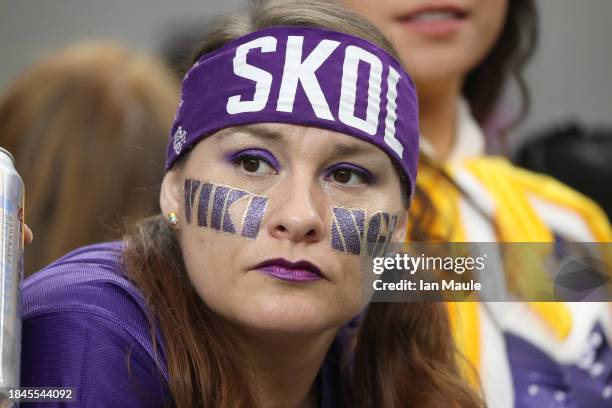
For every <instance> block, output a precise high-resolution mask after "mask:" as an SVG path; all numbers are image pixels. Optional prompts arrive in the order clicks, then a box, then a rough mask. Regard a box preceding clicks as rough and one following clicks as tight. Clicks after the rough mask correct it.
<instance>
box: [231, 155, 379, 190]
mask: <svg viewBox="0 0 612 408" xmlns="http://www.w3.org/2000/svg"><path fill="white" fill-rule="evenodd" d="M227 158H228V160H229V161H230V162H231V163H232V164H233V165H234V166H239V165H240V163H241V162H242V161H244V160H246V159H257V160H261V161H263V162H264V163H266V164H267V165H268V166H270V167H271V168H272V169H273V170H274V171H275V172H276V173H278V172H279V170H280V164H279V163H278V162H277V161H276V158H275V157H274V155H272V153H270V152H268V151H267V150H262V149H246V150H241V151H238V152H235V153H231V154H229V155H228V156H227ZM338 170H346V171H348V172H351V173H354V174H356V175H357V176H359V177H360V178H361V179H362V180H363V181H364V183H365V184H372V183H374V182H375V177H374V176H373V175H372V174H371V173H370V172H369V171H368V170H366V169H364V168H362V167H360V166H357V165H354V164H351V163H337V164H335V165H333V166H332V167H331V168H329V169H327V170H326V171H325V173H324V178H325V179H328V178H330V177H331V176H332V175H333V174H334V173H335V172H336V171H338ZM341 184H346V183H341Z"/></svg>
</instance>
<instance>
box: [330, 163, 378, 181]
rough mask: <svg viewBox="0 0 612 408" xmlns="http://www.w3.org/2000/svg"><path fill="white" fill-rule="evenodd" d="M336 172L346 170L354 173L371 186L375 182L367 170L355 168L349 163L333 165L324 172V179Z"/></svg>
mask: <svg viewBox="0 0 612 408" xmlns="http://www.w3.org/2000/svg"><path fill="white" fill-rule="evenodd" d="M338 170H346V171H349V172H351V173H355V174H357V175H358V176H359V177H360V178H361V179H363V181H364V183H365V184H372V183H374V181H375V178H374V176H373V175H372V173H370V172H369V171H368V170H366V169H364V168H362V167H360V166H356V165H354V164H351V163H338V164H335V165H334V166H332V167H331V168H329V169H328V170H327V171H326V172H325V175H324V177H325V179H328V178H330V177H331V176H332V175H333V174H334V173H335V172H336V171H338Z"/></svg>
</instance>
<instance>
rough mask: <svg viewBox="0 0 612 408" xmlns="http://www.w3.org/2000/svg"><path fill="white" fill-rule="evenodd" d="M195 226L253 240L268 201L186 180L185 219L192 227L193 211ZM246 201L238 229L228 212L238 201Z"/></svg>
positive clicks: (210, 184) (219, 185)
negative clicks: (195, 214)
mask: <svg viewBox="0 0 612 408" xmlns="http://www.w3.org/2000/svg"><path fill="white" fill-rule="evenodd" d="M198 190H199V198H198V201H197V217H198V220H197V223H198V225H199V226H201V227H205V228H210V229H212V230H216V231H220V232H224V233H227V234H231V235H237V236H241V237H244V238H247V239H255V238H257V236H258V235H259V230H260V227H261V222H262V220H263V217H264V214H265V212H266V208H267V205H268V199H267V197H264V196H259V195H256V194H253V193H250V192H248V191H244V190H239V189H236V188H232V187H229V186H224V185H221V184H214V183H206V182H201V181H197V180H192V179H186V180H185V218H186V220H187V223H188V224H189V223H191V218H192V212H193V211H194V209H195V208H196V202H195V197H196V196H198V194H197V193H198ZM241 200H248V204H247V205H246V208H245V209H244V211H243V213H242V216H241V217H239V219H240V220H241V225H235V224H234V221H233V220H232V217H231V214H230V210H231V209H232V206H233V205H234V204H236V203H237V202H238V201H241Z"/></svg>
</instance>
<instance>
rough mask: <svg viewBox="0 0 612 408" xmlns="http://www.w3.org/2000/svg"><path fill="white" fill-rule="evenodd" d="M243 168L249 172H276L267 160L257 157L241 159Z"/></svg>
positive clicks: (240, 162)
mask: <svg viewBox="0 0 612 408" xmlns="http://www.w3.org/2000/svg"><path fill="white" fill-rule="evenodd" d="M239 164H240V166H241V167H242V169H243V170H244V171H246V172H248V173H257V174H274V173H275V171H274V169H273V168H272V166H270V165H269V164H268V163H266V161H265V160H263V159H260V158H257V157H244V158H241V159H240V160H239Z"/></svg>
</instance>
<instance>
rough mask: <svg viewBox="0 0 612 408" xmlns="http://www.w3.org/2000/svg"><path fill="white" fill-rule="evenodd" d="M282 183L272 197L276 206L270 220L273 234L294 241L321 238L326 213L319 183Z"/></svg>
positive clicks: (269, 225)
mask: <svg viewBox="0 0 612 408" xmlns="http://www.w3.org/2000/svg"><path fill="white" fill-rule="evenodd" d="M279 187H280V188H279V190H280V191H278V192H277V193H278V194H277V196H276V197H270V198H269V199H270V204H272V205H273V207H274V208H273V211H271V218H270V221H269V223H268V229H269V232H270V235H272V236H273V237H275V238H278V239H288V240H290V241H293V242H317V241H320V240H321V239H322V238H323V237H324V235H325V218H324V217H325V214H323V210H322V205H321V204H322V199H323V198H322V197H321V196H320V195H319V194H317V193H318V192H317V191H316V187H314V186H309V185H308V184H307V183H292V182H288V183H287V185H286V186H279ZM274 201H276V203H274ZM271 209H272V208H271Z"/></svg>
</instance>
